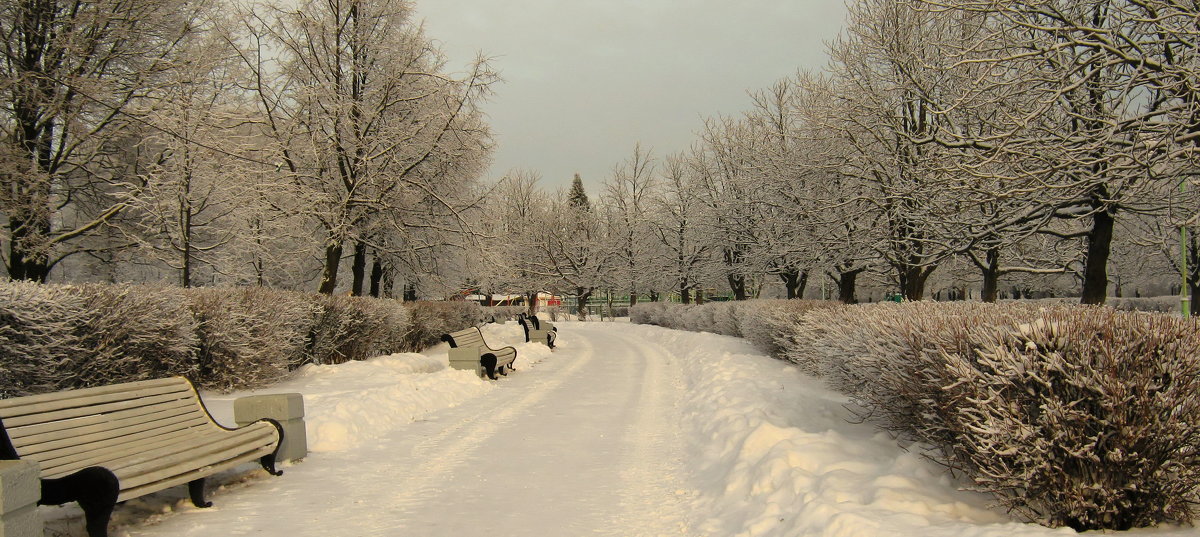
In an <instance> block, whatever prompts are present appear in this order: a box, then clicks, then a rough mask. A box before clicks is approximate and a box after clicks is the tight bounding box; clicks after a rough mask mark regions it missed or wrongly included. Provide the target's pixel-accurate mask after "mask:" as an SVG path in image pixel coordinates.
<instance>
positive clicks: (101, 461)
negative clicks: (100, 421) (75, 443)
mask: <svg viewBox="0 0 1200 537" xmlns="http://www.w3.org/2000/svg"><path fill="white" fill-rule="evenodd" d="M197 431H200V432H203V429H190V430H184V431H175V432H173V433H169V434H165V435H158V436H148V437H145V438H139V439H132V440H130V441H129V442H125V443H114V444H109V445H107V446H102V447H96V448H93V449H89V450H88V451H83V452H78V453H73V454H66V455H63V456H60V457H59V458H56V459H47V460H45V461H39V463H41V464H43V466H42V468H43V470H42V471H43V473H46V474H55V475H66V474H69V473H72V472H75V471H77V470H82V469H84V468H87V467H88V466H104V467H105V468H108V469H109V470H112V467H111V464H112V463H113V461H119V460H121V459H123V458H125V457H132V456H136V455H137V454H138V453H143V452H147V451H154V450H156V449H160V448H164V447H170V446H173V445H177V444H183V443H188V442H192V443H196V442H203V441H204V438H203V436H201V435H199V434H197Z"/></svg>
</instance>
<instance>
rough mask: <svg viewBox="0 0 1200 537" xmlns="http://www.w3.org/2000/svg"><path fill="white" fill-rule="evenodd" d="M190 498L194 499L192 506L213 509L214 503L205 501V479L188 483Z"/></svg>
mask: <svg viewBox="0 0 1200 537" xmlns="http://www.w3.org/2000/svg"><path fill="white" fill-rule="evenodd" d="M188 496H191V497H192V505H195V506H196V507H199V508H201V509H204V508H206V507H212V502H210V501H207V500H205V499H204V478H203V477H201V478H200V479H196V480H193V481H188Z"/></svg>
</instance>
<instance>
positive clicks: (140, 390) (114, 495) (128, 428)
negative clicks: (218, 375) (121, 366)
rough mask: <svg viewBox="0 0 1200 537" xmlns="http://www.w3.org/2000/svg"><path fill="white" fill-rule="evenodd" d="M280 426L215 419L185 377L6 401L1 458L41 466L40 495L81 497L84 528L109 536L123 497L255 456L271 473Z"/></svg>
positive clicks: (200, 496)
mask: <svg viewBox="0 0 1200 537" xmlns="http://www.w3.org/2000/svg"><path fill="white" fill-rule="evenodd" d="M282 438H283V429H282V428H281V427H280V426H279V424H278V423H275V422H274V421H273V420H261V421H257V422H254V423H252V424H250V425H247V426H245V427H240V428H237V429H230V428H227V427H223V426H221V425H219V424H218V423H217V422H216V421H214V420H213V419H212V416H211V415H210V414H209V413H208V409H206V408H205V407H204V403H203V402H202V401H201V400H200V397H199V395H197V394H196V389H195V387H193V386H192V383H191V382H189V381H188V380H187V379H185V378H183V377H173V378H166V379H158V380H146V381H140V382H130V383H125V384H114V385H111V386H102V387H97V388H84V389H79V390H68V391H63V392H56V393H48V394H42V395H32V396H27V397H14V398H11V399H3V400H0V459H21V460H30V461H35V462H37V463H38V465H39V466H40V467H41V470H40V472H41V473H40V477H41V486H42V497H41V499H40V500H39V501H38V503H40V504H43V505H58V504H63V503H67V502H71V501H75V502H79V506H80V507H82V508H83V511H84V515H85V518H86V521H87V531H88V535H89V536H91V537H104V536H106V535H107V534H108V521H109V518H110V516H111V515H112V511H113V507H114V506H116V504H117V503H118V502H123V501H125V500H129V499H132V498H137V497H139V496H143V495H146V494H150V493H152V492H157V491H160V490H163V489H165V488H168V487H172V486H175V485H182V484H184V483H187V484H188V492H189V494H190V495H191V499H192V503H194V504H195V505H196V506H197V507H209V506H211V505H212V504H211V503H209V502H207V501H205V499H204V479H205V478H206V477H208V476H210V475H213V474H215V473H217V472H220V471H223V470H226V469H229V468H232V467H234V466H237V465H239V464H242V463H244V462H247V461H254V460H257V461H258V462H259V463H260V464H262V466H263V468H264V469H266V470H267V471H268V472H270V473H271V474H273V475H281V474H282V472H279V471H277V470H276V469H275V455H276V451H277V450H278V448H279V445H280V443H281V440H282Z"/></svg>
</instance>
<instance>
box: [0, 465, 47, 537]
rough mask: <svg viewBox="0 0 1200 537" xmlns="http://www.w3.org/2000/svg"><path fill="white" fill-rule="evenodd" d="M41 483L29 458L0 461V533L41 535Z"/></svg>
mask: <svg viewBox="0 0 1200 537" xmlns="http://www.w3.org/2000/svg"><path fill="white" fill-rule="evenodd" d="M41 496H42V484H41V481H39V479H38V465H37V463H35V462H32V461H22V460H11V461H9V460H3V461H0V537H42V517H41V515H40V514H39V513H38V506H37V502H38V498H41Z"/></svg>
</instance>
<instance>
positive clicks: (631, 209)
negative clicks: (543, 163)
mask: <svg viewBox="0 0 1200 537" xmlns="http://www.w3.org/2000/svg"><path fill="white" fill-rule="evenodd" d="M655 186H656V185H655V163H654V158H653V157H652V156H651V154H650V151H647V150H643V149H642V146H641V144H638V145H636V146H634V148H633V154H632V155H630V156H629V158H628V159H626V160H625V162H623V163H622V164H620V165H618V166H616V167H614V169H613V176H612V178H611V179H610V180H609V181H606V182H605V183H604V192H603V195H602V198H601V199H602V202H603V203H604V204H605V205H606V206H607V207H608V209H609V211H610V213H611V216H612V219H611V221H610V225H609V230H608V233H607V235H608V237H609V239H610V240H611V241H612V244H611V248H612V249H613V254H614V263H615V265H614V269H615V270H614V272H615V273H616V274H615V275H614V276H613V279H614V280H616V282H614V283H616V284H617V285H618V286H620V287H623V288H625V289H626V290H627V291H628V292H629V304H630V305H633V304H636V303H637V300H638V298H637V297H638V293H639V292H640V291H644V290H646V289H648V288H649V287H650V284H649V279H650V274H651V271H650V270H649V262H650V257H651V253H650V252H651V248H652V246H653V237H652V228H651V225H650V215H649V211H650V208H651V207H650V200H651V197H652V196H653V195H654V189H655Z"/></svg>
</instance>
